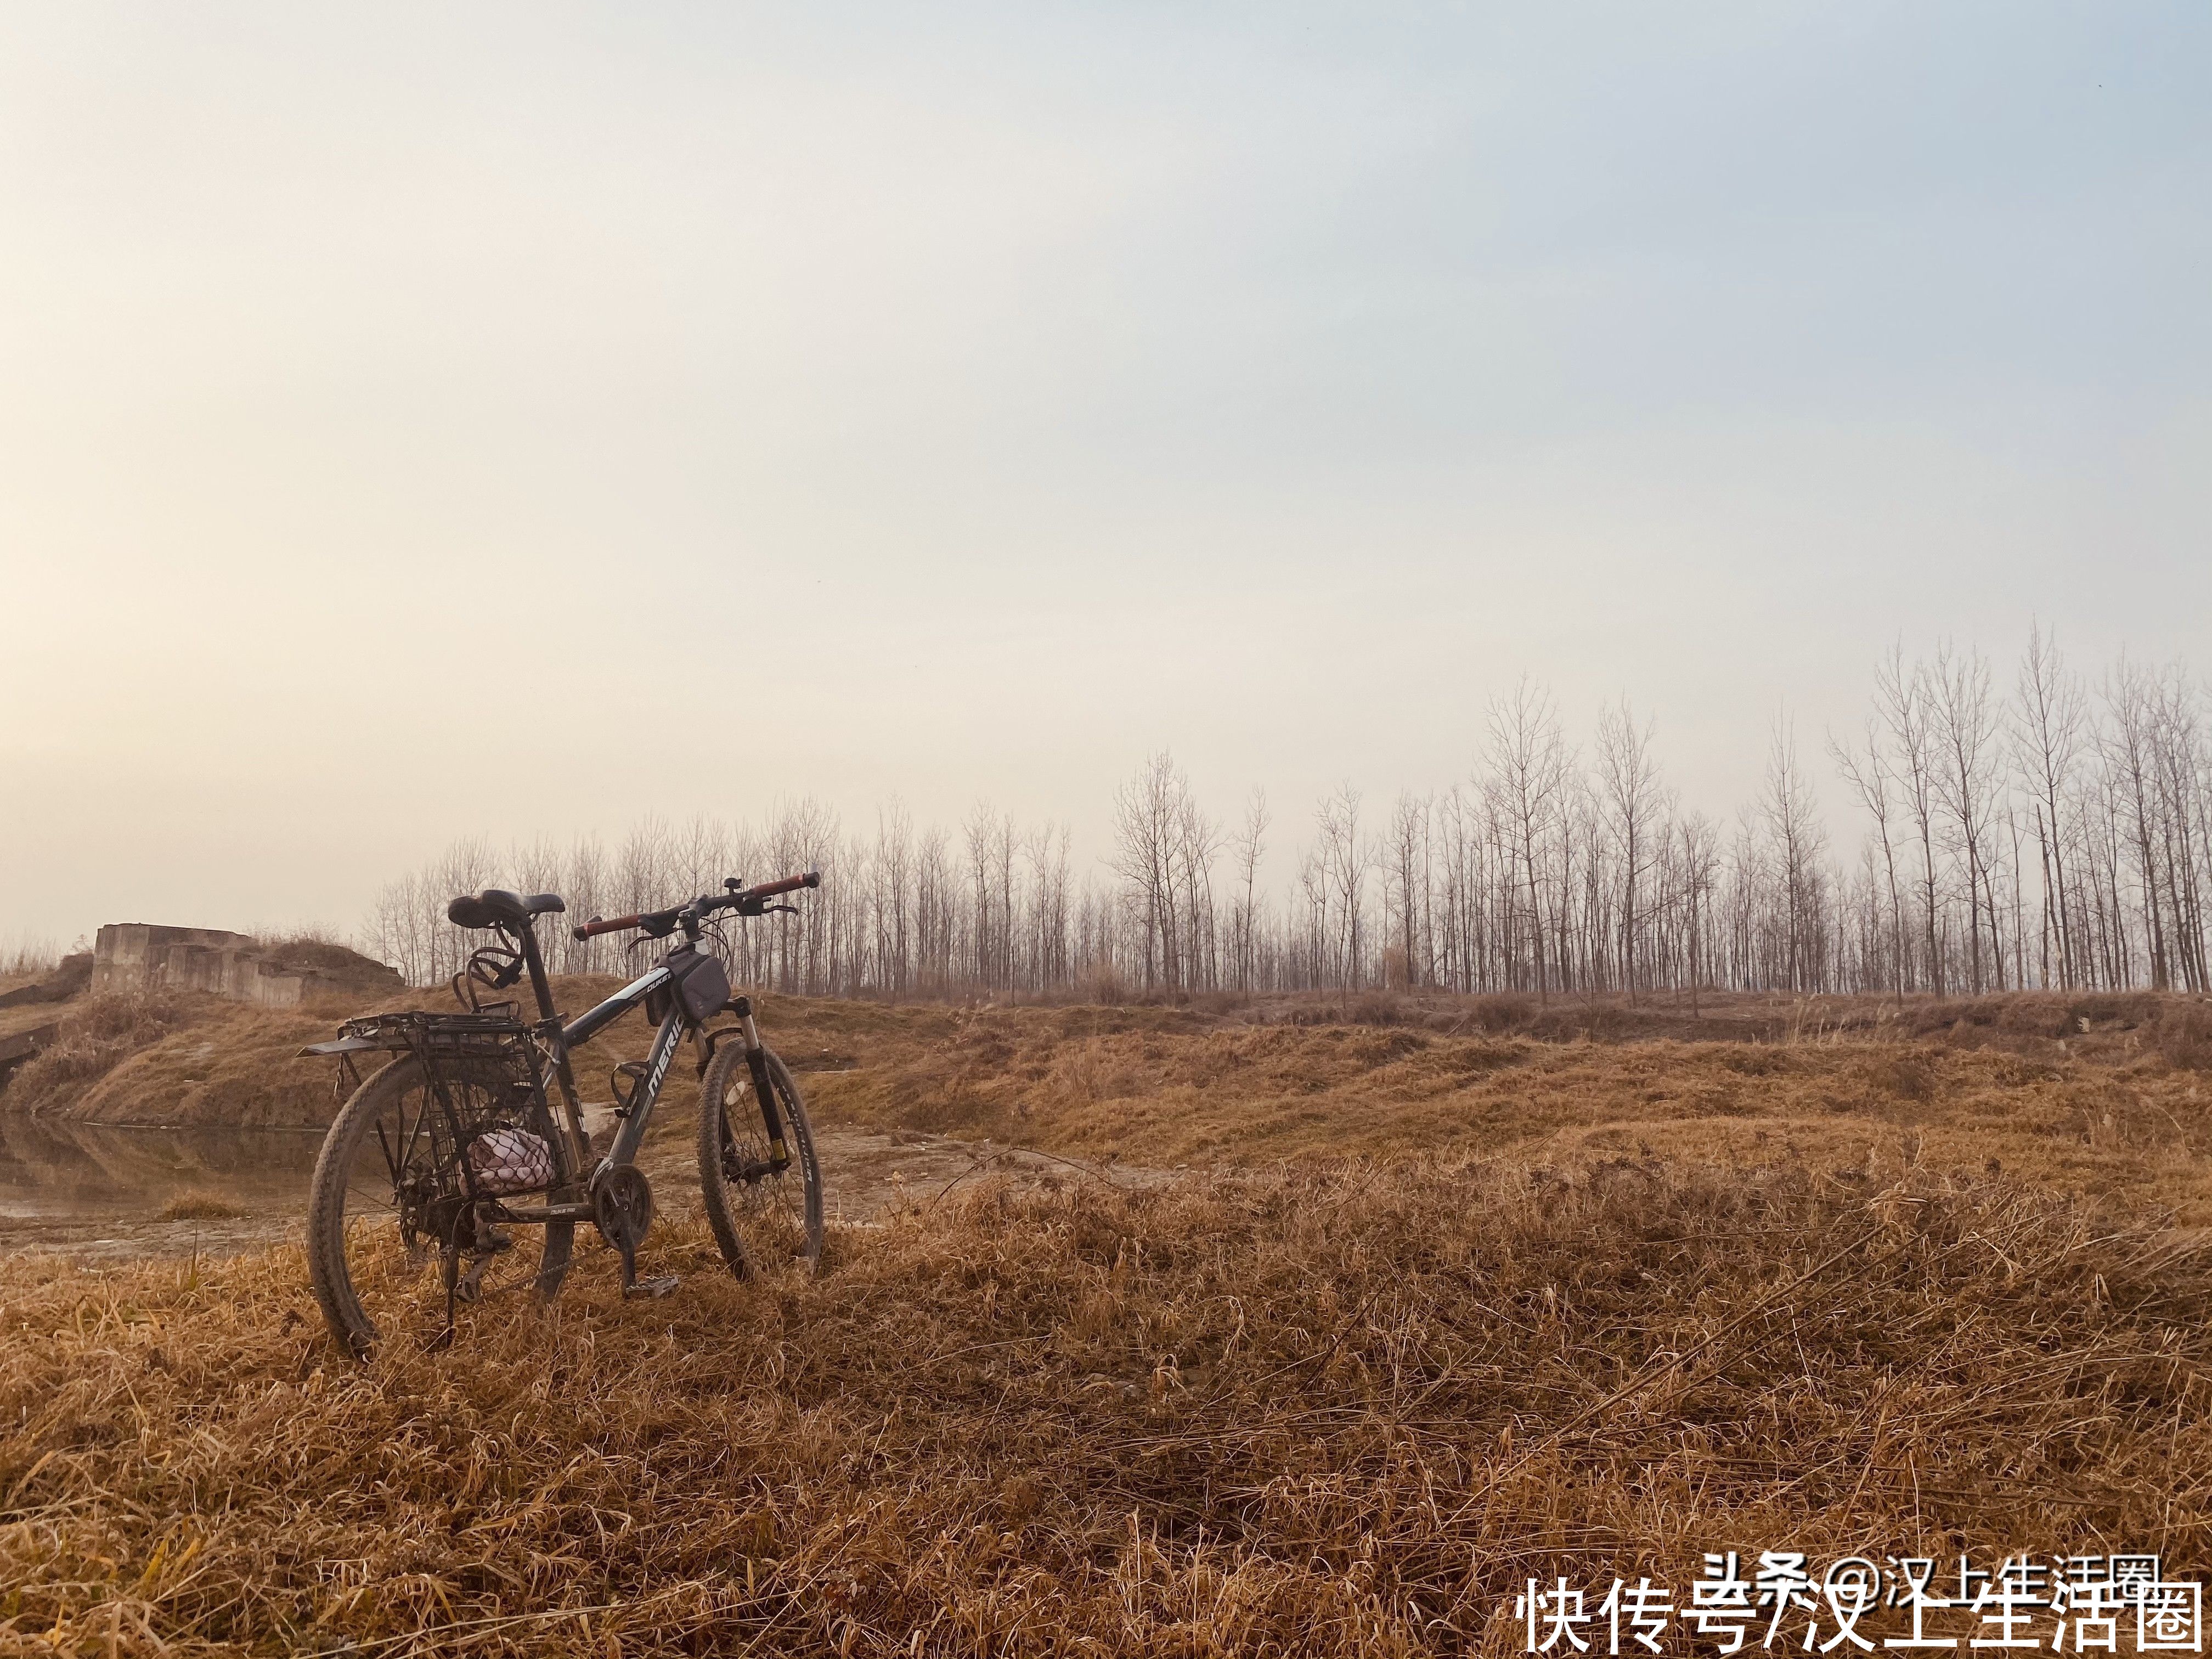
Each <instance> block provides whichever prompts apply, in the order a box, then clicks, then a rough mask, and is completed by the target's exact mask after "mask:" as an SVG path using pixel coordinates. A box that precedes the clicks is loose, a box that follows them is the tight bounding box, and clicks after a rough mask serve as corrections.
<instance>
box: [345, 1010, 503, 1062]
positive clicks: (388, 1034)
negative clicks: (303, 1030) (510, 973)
mask: <svg viewBox="0 0 2212 1659" xmlns="http://www.w3.org/2000/svg"><path fill="white" fill-rule="evenodd" d="M338 1036H339V1040H340V1041H341V1042H346V1043H347V1044H348V1045H349V1046H351V1045H353V1044H363V1045H366V1046H368V1047H371V1048H390V1049H393V1050H396V1051H398V1052H401V1053H407V1052H412V1053H416V1054H457V1055H464V1056H466V1055H482V1056H483V1057H484V1058H486V1059H495V1058H500V1057H502V1056H504V1055H507V1054H513V1052H515V1050H516V1049H517V1048H520V1047H521V1046H522V1045H523V1044H524V1043H525V1042H526V1041H527V1040H528V1039H529V1036H530V1028H529V1027H528V1026H526V1025H525V1024H523V1023H522V1022H521V1021H520V1020H519V1019H517V1018H514V1017H513V1015H512V1014H426V1013H420V1012H410V1013H399V1014H364V1015H362V1017H361V1018H358V1019H349V1020H348V1021H346V1023H345V1024H343V1025H341V1026H339V1027H338Z"/></svg>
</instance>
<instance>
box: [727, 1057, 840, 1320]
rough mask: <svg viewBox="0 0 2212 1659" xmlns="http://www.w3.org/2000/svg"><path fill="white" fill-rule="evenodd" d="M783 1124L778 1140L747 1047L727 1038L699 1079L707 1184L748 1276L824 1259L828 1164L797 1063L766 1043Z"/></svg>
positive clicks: (734, 1263)
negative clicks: (818, 1153)
mask: <svg viewBox="0 0 2212 1659" xmlns="http://www.w3.org/2000/svg"><path fill="white" fill-rule="evenodd" d="M761 1060H762V1069H763V1071H764V1072H765V1073H767V1076H768V1082H769V1091H770V1092H771V1095H772V1096H773V1103H774V1105H775V1121H776V1122H777V1124H778V1125H779V1126H780V1127H781V1129H782V1131H783V1133H782V1136H781V1140H782V1145H781V1146H780V1147H779V1146H776V1145H775V1141H774V1139H772V1138H771V1136H770V1134H769V1123H768V1118H767V1115H766V1114H764V1113H763V1110H762V1109H761V1103H760V1101H759V1098H758V1097H757V1095H756V1093H755V1091H754V1088H753V1075H752V1068H751V1066H748V1065H747V1064H746V1063H745V1053H744V1048H743V1047H742V1046H741V1045H739V1044H738V1043H735V1042H726V1043H724V1044H723V1045H722V1046H721V1048H720V1049H719V1050H717V1051H716V1053H715V1055H714V1061H713V1063H712V1064H710V1065H709V1066H708V1067H707V1075H706V1077H705V1078H704V1079H702V1082H701V1084H700V1087H699V1189H700V1192H701V1194H702V1196H703V1197H704V1198H705V1199H706V1200H707V1221H708V1225H710V1226H711V1227H713V1228H714V1243H716V1244H718V1245H720V1247H721V1251H722V1260H723V1261H726V1262H728V1263H729V1264H730V1271H731V1272H732V1273H735V1274H737V1275H738V1278H740V1279H748V1278H754V1277H757V1276H758V1275H760V1274H763V1273H772V1272H775V1270H777V1269H779V1268H782V1267H799V1268H800V1269H802V1270H803V1271H805V1272H808V1273H811V1272H812V1271H813V1270H814V1268H815V1267H816V1265H817V1263H818V1262H820V1261H821V1260H822V1170H821V1167H820V1165H819V1164H817V1163H816V1162H815V1158H814V1130H813V1127H812V1126H811V1124H809V1123H808V1122H807V1121H806V1103H805V1102H804V1101H802V1100H801V1099H799V1085H798V1084H797V1083H795V1082H793V1080H792V1076H791V1071H790V1068H789V1067H787V1066H785V1065H784V1063H783V1062H782V1061H781V1060H778V1059H777V1058H776V1057H775V1054H773V1053H772V1052H770V1051H769V1050H768V1049H765V1048H763V1050H762V1051H761Z"/></svg>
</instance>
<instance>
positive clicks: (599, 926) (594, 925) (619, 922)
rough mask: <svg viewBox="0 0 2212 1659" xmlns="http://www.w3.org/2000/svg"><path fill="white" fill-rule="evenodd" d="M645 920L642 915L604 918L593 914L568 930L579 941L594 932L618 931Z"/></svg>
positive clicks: (638, 924) (637, 924)
mask: <svg viewBox="0 0 2212 1659" xmlns="http://www.w3.org/2000/svg"><path fill="white" fill-rule="evenodd" d="M646 920H647V919H646V918H645V917H643V916H610V917H607V918H605V919H602V918H600V917H599V916H593V917H592V919H591V920H590V921H580V922H578V923H577V924H576V925H575V926H574V927H571V928H570V929H569V930H568V931H569V932H570V933H573V934H574V935H575V937H576V939H578V940H579V941H581V940H584V939H590V938H591V937H592V935H594V934H596V933H620V932H621V931H622V930H623V928H625V927H639V926H641V925H642V924H643V923H644V922H645V921H646Z"/></svg>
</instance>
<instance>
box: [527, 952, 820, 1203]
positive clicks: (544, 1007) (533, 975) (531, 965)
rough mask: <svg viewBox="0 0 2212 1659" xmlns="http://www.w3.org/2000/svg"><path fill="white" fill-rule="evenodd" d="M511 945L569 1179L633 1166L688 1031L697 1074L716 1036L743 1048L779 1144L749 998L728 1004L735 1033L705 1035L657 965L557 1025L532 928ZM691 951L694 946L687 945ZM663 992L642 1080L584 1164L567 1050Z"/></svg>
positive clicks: (589, 1180) (587, 1145)
mask: <svg viewBox="0 0 2212 1659" xmlns="http://www.w3.org/2000/svg"><path fill="white" fill-rule="evenodd" d="M517 931H518V933H520V939H518V941H517V942H518V943H519V944H520V947H521V951H522V960H523V966H524V969H525V970H526V972H527V973H528V975H529V977H530V988H531V992H532V995H533V996H534V997H535V999H536V1000H537V1003H538V1015H539V1019H538V1025H537V1026H536V1028H535V1031H536V1034H537V1036H538V1038H539V1039H540V1040H541V1041H542V1042H544V1043H545V1044H546V1046H547V1047H548V1048H550V1050H551V1052H552V1056H553V1066H552V1070H553V1075H554V1079H555V1081H556V1085H557V1086H558V1087H559V1090H560V1092H561V1100H562V1107H563V1109H564V1115H565V1116H566V1118H567V1123H566V1125H565V1127H566V1128H567V1131H568V1139H569V1156H568V1164H569V1168H570V1170H571V1175H572V1179H574V1181H576V1182H578V1183H580V1185H581V1186H582V1187H583V1188H584V1189H585V1190H586V1192H588V1191H590V1190H591V1189H592V1188H594V1187H596V1186H597V1185H598V1184H599V1182H600V1181H601V1180H603V1179H604V1178H605V1176H606V1174H607V1172H608V1171H609V1170H612V1169H615V1168H616V1167H617V1166H618V1165H621V1164H629V1163H631V1162H632V1161H634V1160H635V1158H636V1156H637V1149H638V1147H639V1146H640V1145H641V1144H642V1143H643V1141H644V1139H645V1132H646V1129H647V1126H648V1125H649V1124H650V1123H651V1121H652V1119H653V1106H654V1104H655V1103H657V1102H658V1101H659V1098H660V1091H661V1089H662V1087H663V1085H665V1084H666V1082H667V1081H668V1071H669V1067H670V1066H671V1064H672V1063H673V1062H674V1060H675V1058H676V1048H677V1045H678V1043H680V1042H683V1041H684V1036H686V1034H687V1032H688V1034H689V1035H690V1037H691V1039H692V1041H693V1042H694V1043H695V1044H698V1045H700V1048H701V1052H700V1054H699V1070H700V1073H701V1074H702V1075H704V1073H705V1072H706V1069H707V1063H708V1060H711V1059H712V1058H713V1057H714V1045H715V1042H716V1041H717V1040H718V1039H719V1038H720V1037H721V1036H724V1035H726V1034H727V1035H735V1036H738V1037H739V1038H740V1039H741V1040H742V1041H743V1042H744V1049H745V1063H746V1069H747V1070H748V1071H750V1073H752V1079H753V1088H754V1092H755V1098H756V1099H757V1100H758V1101H759V1102H760V1103H761V1111H762V1116H763V1121H764V1125H765V1127H766V1128H767V1129H768V1132H769V1140H770V1142H771V1144H773V1145H775V1146H781V1145H782V1141H783V1126H782V1123H781V1121H780V1118H779V1115H778V1114H777V1111H776V1107H775V1092H774V1091H773V1090H771V1089H770V1088H769V1081H768V1077H767V1072H766V1067H765V1066H764V1064H763V1052H764V1051H763V1048H762V1046H761V1040H760V1030H759V1027H758V1026H757V1025H756V1024H754V1022H753V1012H752V1004H751V1000H750V999H749V998H746V997H738V998H736V999H734V1000H733V1001H732V1009H733V1010H734V1012H736V1014H737V1016H738V1024H737V1025H736V1027H735V1028H733V1029H732V1028H725V1031H723V1032H716V1033H713V1034H711V1035H710V1034H709V1033H708V1031H707V1030H706V1026H705V1024H704V1022H703V1021H702V1022H697V1023H695V1022H693V1021H692V1020H691V1019H690V1018H688V1016H687V1015H686V1013H685V1011H684V1002H683V999H682V997H681V996H680V995H677V994H674V992H675V987H676V975H674V974H673V973H671V972H670V971H669V969H668V967H667V965H666V964H665V963H657V964H655V965H654V966H653V968H651V969H648V970H647V972H645V973H643V974H641V975H638V976H637V978H635V979H634V980H632V981H630V982H629V984H627V985H625V986H623V987H622V989H621V990H619V991H617V992H616V993H615V994H613V995H612V996H611V997H609V998H608V999H607V1000H605V1002H602V1003H599V1005H598V1006H595V1007H592V1008H590V1009H587V1010H586V1012H583V1013H581V1014H579V1015H578V1016H577V1017H576V1018H574V1019H573V1020H570V1021H568V1023H567V1024H562V1020H561V1017H560V1015H559V1013H558V1012H556V1011H555V1009H554V1006H553V988H552V986H551V984H550V981H549V980H548V978H547V976H546V973H545V961H544V956H543V954H542V953H541V952H540V951H539V950H538V933H537V929H536V928H535V927H532V925H531V924H530V923H529V922H527V921H526V922H524V923H523V924H522V925H521V926H520V928H519V929H518V930H517ZM694 948H696V941H695V942H694ZM663 987H668V988H669V990H670V991H671V995H670V998H669V1007H668V1012H667V1014H666V1016H665V1017H664V1018H662V1020H661V1022H660V1024H659V1029H658V1030H655V1031H654V1032H653V1046H652V1048H650V1049H648V1050H647V1054H646V1060H645V1071H644V1074H643V1075H642V1076H641V1078H640V1079H639V1081H638V1086H637V1087H636V1089H635V1091H632V1092H631V1094H630V1097H629V1099H628V1100H627V1101H626V1102H624V1103H622V1104H621V1105H620V1106H618V1107H617V1114H618V1115H619V1116H620V1118H621V1122H622V1127H620V1128H619V1129H618V1130H617V1131H616V1133H615V1139H614V1144H613V1145H612V1146H610V1147H609V1148H608V1149H607V1151H606V1153H605V1156H603V1157H602V1158H599V1161H598V1162H597V1163H596V1164H594V1163H592V1161H591V1138H590V1136H589V1135H587V1134H586V1133H585V1130H584V1114H583V1105H582V1103H581V1101H580V1098H579V1097H578V1095H577V1092H576V1077H575V1068H574V1066H572V1065H571V1064H570V1063H569V1054H570V1052H571V1051H572V1050H573V1049H575V1048H581V1047H582V1046H583V1045H584V1044H585V1043H586V1042H590V1041H591V1040H592V1038H593V1037H594V1036H598V1035H599V1033H600V1032H601V1031H603V1030H605V1029H606V1028H607V1027H608V1026H610V1025H611V1024H614V1022H615V1021H616V1020H617V1019H619V1018H622V1017H623V1015H624V1014H626V1013H628V1012H629V1011H630V1010H631V1009H633V1008H635V1007H639V1006H642V1005H643V1004H645V1003H646V1002H647V1001H648V1000H651V998H652V996H653V993H655V992H656V991H659V990H660V989H661V988H663ZM511 1213H512V1214H513V1216H514V1217H515V1218H516V1219H518V1220H522V1219H531V1220H536V1219H538V1216H536V1215H528V1216H526V1214H525V1212H522V1211H520V1210H517V1211H513V1212H511ZM591 1213H592V1206H591V1205H590V1204H589V1203H588V1202H585V1203H581V1204H550V1205H548V1206H546V1207H545V1212H544V1219H548V1220H559V1219H566V1218H571V1217H573V1218H574V1219H578V1220H582V1219H585V1218H588V1217H589V1216H590V1215H591Z"/></svg>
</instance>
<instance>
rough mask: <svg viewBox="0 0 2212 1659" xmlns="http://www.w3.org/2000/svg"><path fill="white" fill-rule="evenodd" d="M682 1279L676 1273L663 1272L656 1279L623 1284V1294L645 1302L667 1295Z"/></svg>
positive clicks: (634, 1300) (633, 1299) (630, 1299)
mask: <svg viewBox="0 0 2212 1659" xmlns="http://www.w3.org/2000/svg"><path fill="white" fill-rule="evenodd" d="M681 1282H682V1281H681V1280H680V1279H678V1277H677V1276H676V1275H675V1274H674V1273H662V1274H661V1275H659V1277H658V1278H656V1279H639V1280H638V1281H637V1283H635V1285H623V1296H624V1297H626V1298H628V1299H629V1301H632V1302H644V1301H647V1300H650V1299H652V1298H654V1297H664V1296H666V1295H667V1294H668V1293H669V1292H670V1291H672V1290H674V1289H675V1288H676V1287H677V1285H678V1284H680V1283H681Z"/></svg>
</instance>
